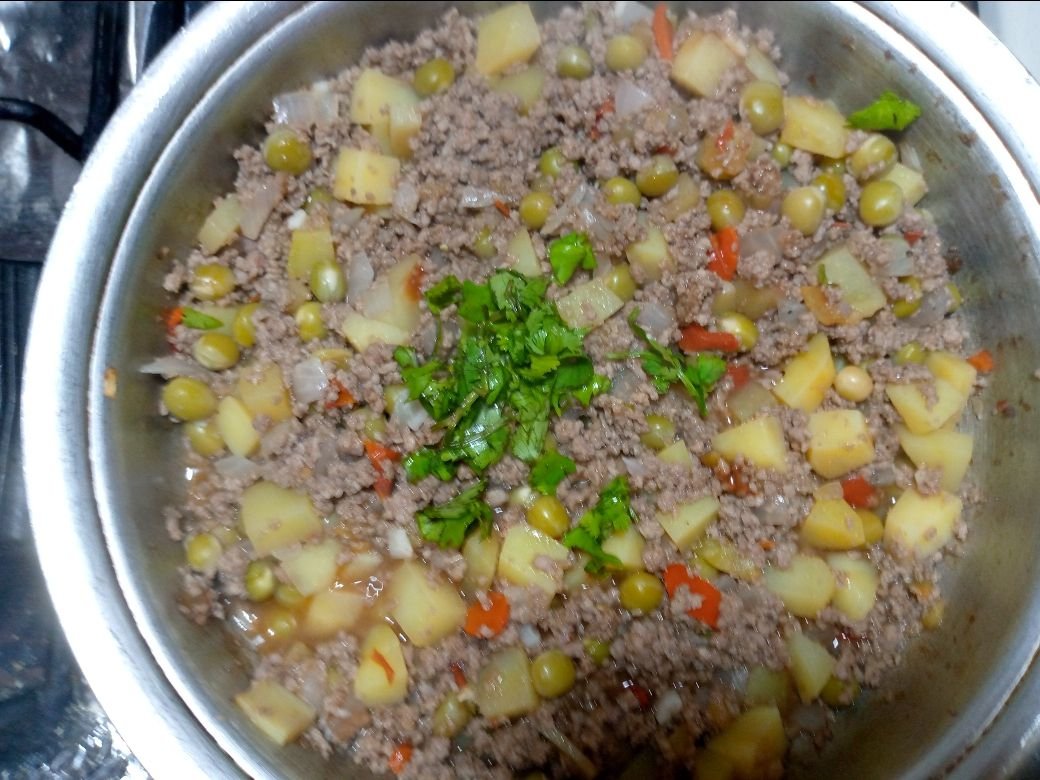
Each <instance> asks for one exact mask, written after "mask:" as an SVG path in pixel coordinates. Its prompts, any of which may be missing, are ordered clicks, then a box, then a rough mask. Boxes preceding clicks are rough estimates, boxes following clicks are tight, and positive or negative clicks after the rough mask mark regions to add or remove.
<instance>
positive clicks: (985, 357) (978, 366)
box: [968, 349, 996, 374]
mask: <svg viewBox="0 0 1040 780" xmlns="http://www.w3.org/2000/svg"><path fill="white" fill-rule="evenodd" d="M968 362H969V363H971V365H972V366H973V367H974V368H975V370H976V371H978V372H979V373H980V374H988V373H989V372H990V371H992V370H993V369H994V367H995V366H996V362H995V361H994V360H993V355H992V353H991V352H990V351H989V350H988V349H980V350H979V351H978V352H976V353H975V354H974V355H972V356H971V357H970V358H968Z"/></svg>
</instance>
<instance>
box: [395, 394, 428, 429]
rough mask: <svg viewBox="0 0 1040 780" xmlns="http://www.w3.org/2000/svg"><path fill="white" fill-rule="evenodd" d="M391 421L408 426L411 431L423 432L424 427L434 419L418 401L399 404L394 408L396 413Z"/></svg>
mask: <svg viewBox="0 0 1040 780" xmlns="http://www.w3.org/2000/svg"><path fill="white" fill-rule="evenodd" d="M390 421H391V422H394V423H400V424H402V425H406V426H408V428H409V429H410V430H413V431H418V430H422V427H423V426H424V425H426V423H428V422H432V421H433V418H432V417H430V415H429V414H427V413H426V410H425V409H424V408H423V405H422V404H421V403H419V402H418V401H407V402H405V403H398V404H397V405H396V406H395V407H394V413H393V414H391V415H390Z"/></svg>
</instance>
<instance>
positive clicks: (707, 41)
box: [672, 31, 740, 97]
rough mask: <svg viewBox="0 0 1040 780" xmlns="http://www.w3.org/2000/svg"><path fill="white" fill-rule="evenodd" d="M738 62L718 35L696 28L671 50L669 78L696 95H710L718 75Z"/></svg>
mask: <svg viewBox="0 0 1040 780" xmlns="http://www.w3.org/2000/svg"><path fill="white" fill-rule="evenodd" d="M739 61H740V57H739V56H738V55H737V53H736V52H734V51H733V49H731V48H730V47H729V45H728V44H727V43H726V42H725V41H724V40H722V38H720V37H719V36H717V35H715V34H714V33H708V32H699V31H698V32H695V33H694V34H693V35H691V36H690V37H689V38H687V39H686V40H685V41H683V44H682V46H680V47H679V50H678V51H677V52H675V59H673V60H672V81H674V82H675V83H676V84H679V85H680V86H682V87H685V88H686V89H688V90H690V92H692V93H694V94H695V95H698V96H700V97H714V95H715V90H716V89H717V88H718V86H719V82H720V81H721V80H722V76H723V75H724V74H725V73H726V71H727V70H729V69H730V68H732V67H733V66H735V65H736V64H737V63H738V62H739Z"/></svg>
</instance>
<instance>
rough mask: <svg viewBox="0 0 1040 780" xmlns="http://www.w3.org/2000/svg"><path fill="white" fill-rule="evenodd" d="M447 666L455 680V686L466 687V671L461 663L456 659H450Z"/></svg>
mask: <svg viewBox="0 0 1040 780" xmlns="http://www.w3.org/2000/svg"><path fill="white" fill-rule="evenodd" d="M448 668H449V669H450V670H451V676H452V677H453V678H454V680H455V687H457V688H460V689H461V688H465V687H466V682H467V681H466V673H465V672H464V671H463V670H462V664H460V663H459V662H458V661H452V662H451V663H450V664H448Z"/></svg>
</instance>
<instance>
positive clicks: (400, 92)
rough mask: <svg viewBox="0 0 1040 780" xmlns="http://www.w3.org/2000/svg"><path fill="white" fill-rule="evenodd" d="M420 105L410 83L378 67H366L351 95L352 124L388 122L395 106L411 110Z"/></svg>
mask: <svg viewBox="0 0 1040 780" xmlns="http://www.w3.org/2000/svg"><path fill="white" fill-rule="evenodd" d="M418 103H419V96H418V95H417V94H415V90H414V89H412V87H411V85H410V84H406V83H405V82H403V81H401V80H400V79H395V78H393V77H392V76H387V75H386V74H384V73H382V72H381V71H378V70H376V69H375V68H365V70H363V71H362V72H361V75H360V76H358V80H357V81H356V82H355V83H354V92H353V93H352V94H351V96H350V121H352V122H356V123H357V124H359V125H375V124H382V123H386V122H387V121H388V119H389V117H390V112H391V110H392V108H393V107H395V106H400V107H403V108H410V107H412V106H415V105H417V104H418Z"/></svg>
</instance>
